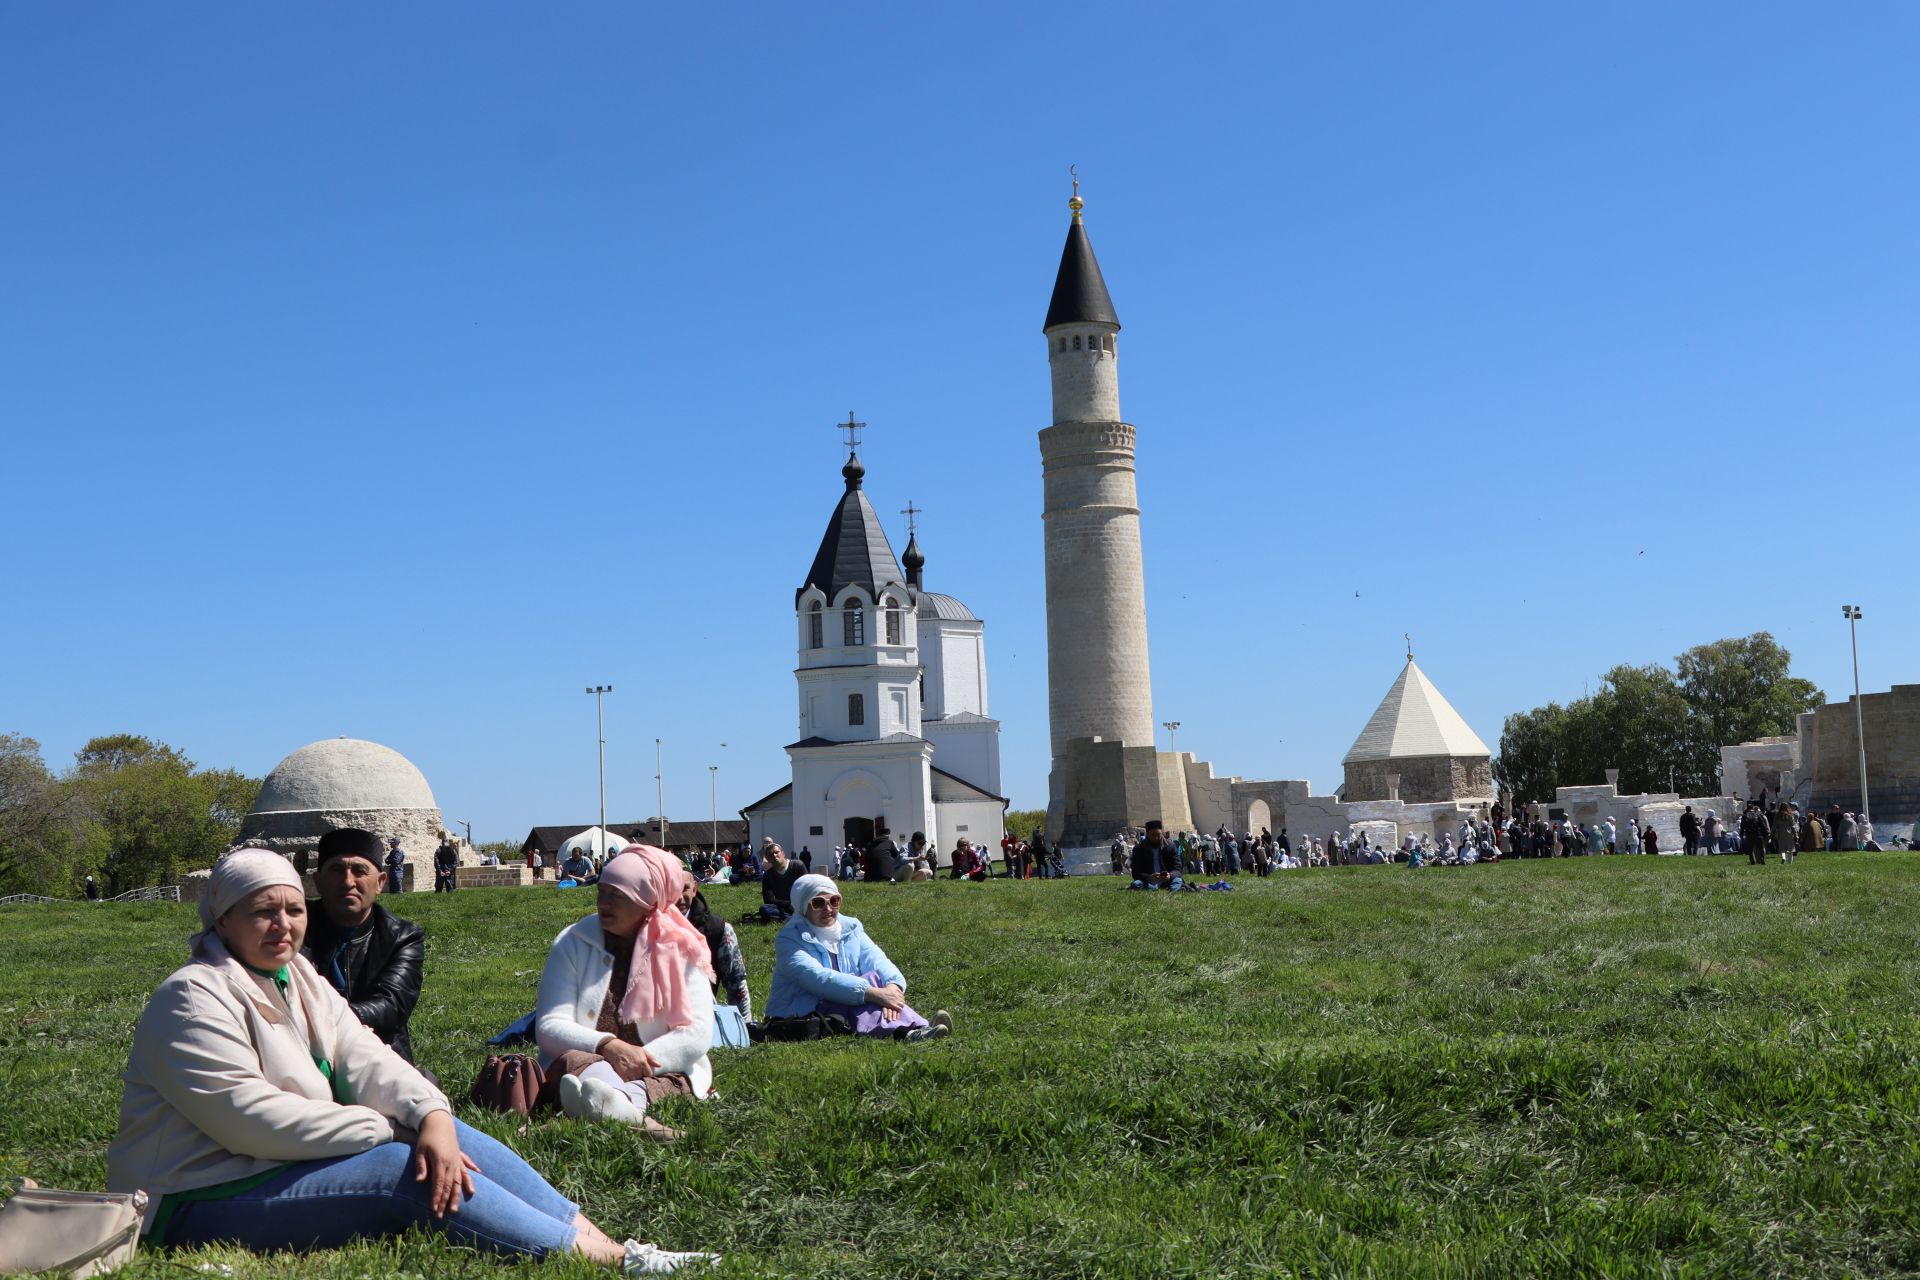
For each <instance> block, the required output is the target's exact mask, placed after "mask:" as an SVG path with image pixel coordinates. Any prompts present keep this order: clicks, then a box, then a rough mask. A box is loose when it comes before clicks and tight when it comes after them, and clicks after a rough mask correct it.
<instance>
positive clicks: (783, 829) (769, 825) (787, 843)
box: [747, 808, 805, 853]
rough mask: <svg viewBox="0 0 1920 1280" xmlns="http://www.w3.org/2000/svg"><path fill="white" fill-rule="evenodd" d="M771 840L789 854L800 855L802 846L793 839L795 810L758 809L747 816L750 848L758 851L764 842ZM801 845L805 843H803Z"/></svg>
mask: <svg viewBox="0 0 1920 1280" xmlns="http://www.w3.org/2000/svg"><path fill="white" fill-rule="evenodd" d="M768 838H771V839H772V840H773V842H774V843H775V844H777V845H779V846H780V847H781V848H782V849H785V850H786V851H787V852H788V853H798V852H799V851H800V845H799V844H796V843H795V842H794V839H793V810H792V809H791V808H782V809H758V810H755V811H754V812H752V813H750V814H748V815H747V841H748V847H750V848H752V849H755V850H758V849H759V848H760V842H761V841H762V840H765V839H768ZM801 843H805V842H804V841H802V842H801Z"/></svg>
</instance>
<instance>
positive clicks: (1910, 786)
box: [1800, 684, 1920, 825]
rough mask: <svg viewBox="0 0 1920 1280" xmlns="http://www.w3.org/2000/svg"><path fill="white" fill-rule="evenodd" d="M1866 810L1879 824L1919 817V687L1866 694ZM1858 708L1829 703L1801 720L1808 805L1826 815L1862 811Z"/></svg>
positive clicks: (1896, 687) (1897, 687) (1863, 707)
mask: <svg viewBox="0 0 1920 1280" xmlns="http://www.w3.org/2000/svg"><path fill="white" fill-rule="evenodd" d="M1859 714H1860V718H1861V719H1862V720H1863V721H1864V723H1865V727H1866V733H1867V809H1868V812H1869V813H1870V814H1872V816H1873V820H1874V822H1875V824H1876V825H1878V824H1882V823H1892V822H1911V821H1914V820H1915V819H1917V818H1920V685H1916V684H1897V685H1894V686H1893V688H1892V689H1891V690H1889V691H1888V692H1886V693H1869V694H1866V695H1865V696H1864V697H1863V698H1862V699H1861V703H1860V713H1859ZM1859 742H1860V739H1859V735H1858V734H1857V733H1856V731H1855V728H1854V707H1853V702H1852V700H1851V699H1849V700H1848V701H1846V702H1831V703H1828V704H1827V705H1826V706H1823V707H1820V708H1819V709H1817V710H1815V711H1813V712H1811V713H1809V714H1807V715H1804V716H1802V717H1801V718H1800V764H1801V772H1802V774H1804V779H1803V780H1804V781H1806V782H1808V783H1810V784H1811V789H1810V791H1809V793H1808V795H1807V799H1806V801H1804V803H1808V804H1811V805H1812V807H1813V808H1815V809H1817V810H1820V811H1822V812H1824V811H1825V810H1826V809H1828V808H1830V807H1835V806H1837V807H1839V808H1841V809H1846V810H1849V811H1851V810H1855V809H1858V808H1859V807H1860V748H1859Z"/></svg>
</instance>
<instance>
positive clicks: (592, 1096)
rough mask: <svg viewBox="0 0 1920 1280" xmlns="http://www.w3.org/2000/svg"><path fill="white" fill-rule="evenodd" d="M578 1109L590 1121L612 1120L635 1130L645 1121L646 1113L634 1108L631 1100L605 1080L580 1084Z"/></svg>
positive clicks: (587, 1081)
mask: <svg viewBox="0 0 1920 1280" xmlns="http://www.w3.org/2000/svg"><path fill="white" fill-rule="evenodd" d="M580 1109H581V1113H582V1114H583V1115H585V1116H586V1117H587V1118H588V1119H590V1120H613V1121H617V1122H618V1123H620V1124H630V1125H632V1126H633V1127H634V1128H636V1129H637V1128H639V1127H640V1126H641V1125H643V1124H645V1123H646V1121H647V1115H646V1112H644V1111H642V1110H641V1109H640V1108H639V1107H637V1106H635V1105H634V1102H633V1099H632V1098H629V1097H628V1096H627V1095H626V1094H625V1093H623V1092H621V1091H620V1090H618V1089H616V1088H614V1087H613V1086H612V1085H610V1084H608V1083H607V1082H606V1081H605V1080H582V1081H581V1082H580Z"/></svg>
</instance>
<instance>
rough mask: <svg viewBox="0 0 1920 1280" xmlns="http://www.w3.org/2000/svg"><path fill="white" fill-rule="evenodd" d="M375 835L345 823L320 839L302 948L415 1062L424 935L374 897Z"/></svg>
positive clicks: (365, 1018)
mask: <svg viewBox="0 0 1920 1280" xmlns="http://www.w3.org/2000/svg"><path fill="white" fill-rule="evenodd" d="M380 858H381V845H380V837H378V836H376V835H374V834H373V833H372V832H371V831H362V830H360V829H359V828H357V827H343V828H341V829H340V830H338V831H329V832H327V834H326V835H324V836H322V837H320V864H319V866H318V867H317V868H316V869H315V870H314V873H313V882H314V885H315V886H316V887H317V888H318V889H319V891H320V897H319V900H318V901H315V902H309V903H308V904H307V940H306V943H305V945H304V946H302V947H301V951H302V952H304V953H305V955H306V957H307V959H308V960H310V961H312V962H313V967H314V968H315V969H316V970H318V971H319V974H320V976H321V977H322V978H324V979H326V980H327V981H328V982H331V983H332V984H333V985H334V987H335V988H336V989H337V990H338V991H339V992H340V994H341V995H343V996H345V997H346V998H347V1003H348V1004H350V1005H352V1006H353V1011H354V1013H355V1014H356V1015H358V1016H359V1019H360V1021H361V1022H363V1023H365V1024H366V1025H367V1027H368V1028H369V1029H370V1030H372V1032H373V1033H374V1034H375V1035H377V1036H379V1037H380V1038H381V1039H382V1040H384V1041H386V1042H387V1044H389V1045H391V1046H392V1047H393V1051H394V1052H395V1053H397V1054H399V1055H400V1056H401V1057H403V1058H405V1059H406V1060H407V1061H408V1062H412V1061H413V1041H412V1039H411V1038H410V1037H409V1036H408V1035H407V1020H408V1019H409V1018H411V1017H412V1016H413V1006H414V1004H415V1003H416V1002H417V1001H418V1000H419V999H420V969H421V966H422V964H423V963H424V961H425V960H426V954H427V941H426V934H424V933H422V932H421V930H420V926H419V925H417V924H415V923H413V921H411V920H402V919H401V918H400V917H399V916H396V915H394V914H393V913H392V912H391V911H388V910H387V909H386V908H385V907H383V906H381V905H380V904H379V902H378V901H376V899H377V898H378V897H379V895H380V885H381V879H382V877H381V868H380Z"/></svg>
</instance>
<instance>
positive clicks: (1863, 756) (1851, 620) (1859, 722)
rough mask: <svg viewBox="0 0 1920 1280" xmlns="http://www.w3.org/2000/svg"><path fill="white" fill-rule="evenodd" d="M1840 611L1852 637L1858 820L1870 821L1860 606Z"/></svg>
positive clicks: (1846, 607)
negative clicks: (1858, 778) (1857, 752)
mask: <svg viewBox="0 0 1920 1280" xmlns="http://www.w3.org/2000/svg"><path fill="white" fill-rule="evenodd" d="M1840 612H1841V613H1842V614H1843V615H1845V617H1846V619H1847V631H1848V633H1849V634H1850V635H1851V637H1852V639H1853V736H1854V737H1855V738H1856V739H1858V741H1859V743H1860V821H1862V822H1866V823H1871V822H1872V821H1873V818H1872V817H1871V816H1870V815H1869V814H1868V813H1867V723H1866V716H1865V714H1864V713H1863V712H1862V711H1861V709H1860V617H1861V614H1860V606H1859V605H1857V604H1843V605H1841V606H1840Z"/></svg>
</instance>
